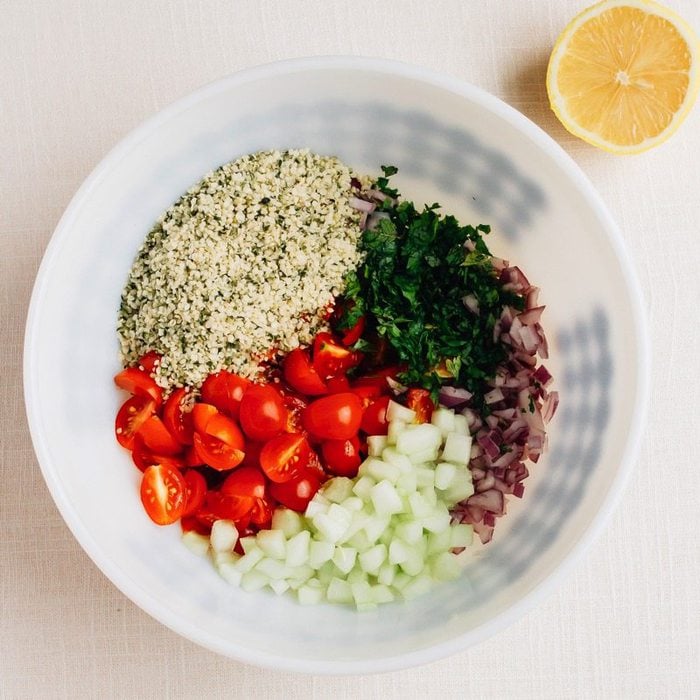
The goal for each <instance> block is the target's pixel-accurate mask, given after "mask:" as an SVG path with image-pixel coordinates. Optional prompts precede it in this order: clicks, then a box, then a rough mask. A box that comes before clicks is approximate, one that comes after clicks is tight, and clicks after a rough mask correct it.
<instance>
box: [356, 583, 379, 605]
mask: <svg viewBox="0 0 700 700" xmlns="http://www.w3.org/2000/svg"><path fill="white" fill-rule="evenodd" d="M350 589H351V590H352V597H353V600H354V601H355V606H356V607H357V609H358V610H372V609H374V608H376V607H377V603H376V602H375V601H374V598H373V596H372V586H370V585H369V583H368V582H367V581H358V582H357V583H352V584H350Z"/></svg>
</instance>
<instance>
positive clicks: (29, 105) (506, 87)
mask: <svg viewBox="0 0 700 700" xmlns="http://www.w3.org/2000/svg"><path fill="white" fill-rule="evenodd" d="M586 4H587V0H557V1H556V2H555V1H554V0H481V1H477V0H469V1H464V2H459V1H458V0H433V1H432V2H430V1H428V0H420V1H413V0H411V1H404V2H399V1H398V0H384V1H383V2H381V1H380V2H376V1H373V2H368V1H367V0H353V2H340V1H336V0H302V1H295V2H292V1H291V0H290V1H285V0H277V2H275V1H274V0H259V1H256V0H227V1H221V2H214V1H211V2H208V1H206V0H190V1H187V2H185V1H177V0H154V1H150V2H141V1H139V0H121V1H117V0H114V1H112V2H110V1H107V0H54V1H49V0H46V1H44V2H42V1H41V0H26V1H24V2H21V1H19V0H0V126H1V128H0V212H1V213H0V265H2V274H1V275H0V342H1V343H2V346H1V347H2V355H1V358H2V369H1V370H0V396H1V397H2V401H1V402H0V444H1V448H0V526H1V527H2V531H1V534H0V556H1V559H0V562H1V563H0V567H1V568H0V605H1V613H0V696H1V697H3V698H22V697H26V698H44V697H81V698H82V697H94V698H146V697H168V698H179V697H183V698H184V697H212V698H214V697H241V698H299V699H301V698H326V697H333V698H357V697H362V698H389V697H402V698H405V697H421V698H423V697H430V698H433V697H434V698H438V697H450V698H451V697H455V698H457V697H460V698H463V697H467V698H468V697H474V698H482V699H483V698H557V699H560V698H588V697H591V698H593V697H595V698H666V697H668V698H700V583H699V582H700V534H699V533H700V508H699V497H698V475H699V474H700V471H699V470H700V466H699V464H698V448H697V444H698V427H699V426H698V424H699V419H698V409H697V406H696V404H695V401H696V399H697V398H698V396H699V395H700V372H699V371H698V365H699V362H698V359H699V356H700V333H699V332H698V309H699V308H700V282H699V281H698V280H699V279H700V275H699V274H698V263H700V230H699V228H700V227H699V223H700V174H699V169H698V159H699V157H700V107H699V106H696V107H695V110H694V111H693V112H692V113H691V115H690V117H689V118H688V119H687V121H686V122H685V124H684V125H683V126H682V127H681V129H680V131H679V133H678V134H676V136H674V137H673V138H672V139H671V140H670V141H669V142H668V143H666V144H664V145H663V146H661V147H660V148H658V149H655V150H652V151H651V152H648V153H645V154H642V155H639V156H632V157H626V158H621V157H615V156H611V155H609V154H606V153H603V152H601V151H598V150H595V149H594V148H592V147H589V146H587V145H586V144H584V143H583V142H581V141H578V140H577V139H575V138H573V137H572V136H570V135H569V134H568V133H567V132H566V131H565V130H564V129H563V127H562V126H561V125H560V124H559V123H558V122H557V121H556V119H555V118H554V116H553V115H552V113H551V112H550V111H549V108H548V103H547V98H546V92H545V86H544V74H545V68H546V63H547V58H548V55H549V52H550V50H551V48H552V46H553V43H554V41H555V39H556V37H557V35H558V33H559V32H560V31H561V29H562V28H563V27H564V26H565V25H566V24H567V22H568V21H569V20H570V19H571V18H572V17H573V16H574V15H575V14H576V13H577V12H579V11H580V10H581V9H583V8H584V7H585V6H586ZM668 5H670V6H672V7H673V8H675V9H676V10H677V11H679V12H680V13H681V14H682V15H683V16H684V17H685V18H686V19H687V20H688V21H689V22H690V23H691V24H692V25H694V26H695V28H696V30H697V28H698V27H700V3H698V2H697V0H668ZM318 54H360V55H368V56H379V57H386V58H395V59H399V60H403V61H407V62H411V63H416V64H419V65H423V66H427V67H429V68H432V69H436V70H439V71H443V72H445V73H448V74H450V75H453V76H457V77H459V78H462V79H465V80H468V81H470V82H472V83H475V84H476V85H478V86H480V87H482V88H484V89H486V90H488V91H490V92H492V93H494V94H496V95H497V96H499V97H500V98H502V99H503V100H505V101H506V102H508V103H510V104H511V105H513V106H514V107H516V108H517V109H519V110H521V111H522V112H523V113H524V114H525V115H527V116H528V117H530V118H531V119H532V120H534V121H535V122H536V123H537V124H539V125H540V126H541V127H543V128H544V129H545V130H546V131H547V132H548V133H549V134H551V135H552V136H553V137H554V138H555V139H556V140H557V141H559V143H561V144H562V145H563V147H564V148H565V149H566V150H567V151H568V152H569V153H570V154H571V155H572V156H573V158H574V159H575V160H576V161H577V162H578V163H579V164H580V166H581V167H582V168H583V170H584V171H585V172H586V173H587V174H588V175H589V177H590V178H591V179H592V181H593V183H594V184H595V186H596V187H597V188H598V189H599V191H600V192H601V194H602V196H603V198H604V200H605V201H606V202H607V204H608V206H609V208H610V209H611V211H612V213H613V215H614V217H615V218H616V219H617V221H618V223H619V224H620V227H621V228H622V232H623V235H624V238H625V240H626V243H627V246H628V248H629V251H630V253H631V256H632V260H633V263H634V265H635V267H636V269H637V271H638V273H639V276H640V279H641V282H642V286H643V290H644V297H645V302H646V308H647V310H648V314H649V320H650V328H651V333H652V341H653V360H654V364H653V377H652V403H651V410H650V416H649V422H648V427H647V430H646V433H645V437H644V440H643V445H642V450H641V454H640V456H639V460H638V463H637V466H636V470H635V472H634V475H633V477H632V479H631V483H630V484H629V487H628V489H627V491H626V493H625V495H624V498H623V500H622V502H621V504H620V507H619V509H618V510H617V512H616V514H615V516H614V517H613V519H612V521H611V523H610V526H609V527H608V528H607V530H606V532H605V534H604V535H603V536H602V537H601V538H600V539H599V540H598V541H597V542H596V543H595V545H594V546H593V547H592V549H591V550H590V552H589V553H588V555H587V557H586V558H585V560H584V561H583V562H582V563H581V564H580V565H579V566H578V567H577V568H576V570H575V572H574V573H573V574H572V575H571V576H569V578H568V579H567V580H566V581H565V582H564V583H563V585H561V587H560V588H559V589H558V590H557V592H556V593H554V594H553V595H552V596H551V597H550V598H548V599H547V601H546V602H544V603H543V604H541V605H540V606H539V607H537V608H536V609H535V610H534V611H532V612H530V613H529V614H528V615H527V616H526V617H525V618H524V619H522V620H520V621H519V622H518V623H516V624H514V625H513V626H512V627H510V628H509V629H507V630H506V631H504V632H502V633H500V634H498V635H497V636H495V637H493V638H491V639H490V640H488V641H486V642H484V643H482V644H480V645H479V646H476V647H474V648H472V649H469V650H467V651H464V652H463V653H460V654H457V655H455V656H453V657H451V658H448V659H445V660H443V661H441V662H438V663H434V664H432V665H429V666H425V667H421V668H416V669H412V670H407V671H402V672H397V673H391V674H385V675H377V676H368V677H361V678H321V677H304V676H297V675H290V674H282V673H275V672H272V671H267V670H262V669H258V668H254V667H250V666H245V665H242V664H239V663H236V662H234V661H231V660H228V659H225V658H223V657H219V656H217V655H215V654H213V653H211V652H209V651H206V650H204V649H202V648H199V647H197V646H196V645H194V644H192V643H190V642H188V641H186V640H184V639H182V638H180V637H179V636H177V635H176V634H174V633H173V632H171V631H169V630H168V629H166V628H165V627H163V626H161V625H160V624H159V623H157V622H156V621H155V620H153V619H151V618H150V617H149V616H148V615H147V614H146V613H144V612H142V611H141V610H140V609H139V608H137V607H136V606H135V605H134V604H132V603H131V602H130V601H129V600H128V599H126V598H125V597H124V596H123V595H122V594H121V593H120V592H119V591H118V590H117V589H116V588H115V587H114V586H113V585H112V584H111V583H110V582H109V581H108V580H107V579H106V578H105V577H104V576H103V575H102V574H101V573H100V571H99V570H98V569H97V568H96V567H95V566H94V564H93V563H92V562H91V561H90V559H89V558H88V557H87V555H86V554H85V553H84V552H83V551H82V549H81V548H80V547H79V545H78V544H77V542H76V541H75V540H74V539H73V537H72V536H71V534H70V532H69V531H68V529H67V527H66V526H65V525H64V523H63V521H62V519H61V517H60V516H59V514H58V511H57V510H56V508H55V506H54V504H53V502H52V500H51V497H50V495H49V493H48V490H47V489H46V487H45V485H44V482H43V480H42V477H41V473H40V471H39V467H38V465H37V463H36V459H35V457H34V453H33V450H32V446H31V443H30V438H29V434H28V429H27V423H26V419H25V415H24V403H23V397H22V384H21V378H22V343H23V332H24V323H25V316H26V311H27V304H28V301H29V295H30V292H31V287H32V283H33V280H34V276H35V274H36V271H37V268H38V265H39V262H40V259H41V256H42V253H43V251H44V249H45V247H46V245H47V243H48V240H49V237H50V235H51V232H52V230H53V228H54V226H55V225H56V223H57V221H58V219H59V217H60V215H61V213H62V211H63V210H64V208H65V207H66V205H67V204H68V202H69V200H70V198H71V197H72V195H73V193H74V192H75V190H76V189H77V188H78V186H79V185H80V183H81V182H82V180H83V179H84V178H85V177H86V176H87V175H88V173H89V172H90V171H91V170H92V168H93V167H94V166H95V165H96V164H97V163H98V161H99V160H100V159H101V158H102V157H103V155H104V154H105V153H106V152H107V151H108V150H109V149H110V148H111V147H112V146H113V145H114V144H115V143H116V142H117V140H119V139H120V138H121V137H122V136H124V135H125V134H126V133H128V132H129V131H130V130H131V129H132V128H134V127H135V126H136V125H137V124H139V123H140V122H141V121H142V120H143V119H145V118H146V117H148V116H150V115H151V114H153V113H154V112H155V111H157V110H159V109H161V108H162V107H163V106H165V105H167V104H168V103H170V102H172V101H173V100H174V99H176V98H178V97H180V96H182V95H184V94H186V93H188V92H189V91H191V90H193V89H194V88H196V87H198V86H200V85H202V84H203V83H206V82H208V81H211V80H213V79H215V78H218V77H220V76H223V75H225V74H228V73H231V72H233V71H236V70H238V69H240V68H244V67H246V66H251V65H254V64H259V63H265V62H269V61H273V60H277V59H283V58H290V57H295V56H304V55H318ZM76 419H77V420H79V415H76Z"/></svg>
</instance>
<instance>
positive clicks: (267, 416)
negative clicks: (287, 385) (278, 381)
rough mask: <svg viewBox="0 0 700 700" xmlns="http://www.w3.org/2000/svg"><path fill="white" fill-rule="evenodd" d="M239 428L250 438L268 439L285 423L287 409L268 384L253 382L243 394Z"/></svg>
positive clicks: (282, 427) (276, 433) (283, 426)
mask: <svg viewBox="0 0 700 700" xmlns="http://www.w3.org/2000/svg"><path fill="white" fill-rule="evenodd" d="M240 420H241V428H243V432H244V433H245V434H246V435H247V436H248V437H249V438H251V440H269V439H270V438H273V437H274V436H275V435H278V434H279V433H281V432H282V431H283V430H284V428H285V426H286V424H287V409H286V408H285V407H284V402H283V401H282V397H281V396H280V394H279V392H278V391H277V390H275V389H274V388H273V387H272V386H270V385H269V384H253V385H251V386H250V388H249V389H248V390H247V391H246V392H245V394H243V398H242V399H241V411H240Z"/></svg>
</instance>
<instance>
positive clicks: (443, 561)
mask: <svg viewBox="0 0 700 700" xmlns="http://www.w3.org/2000/svg"><path fill="white" fill-rule="evenodd" d="M460 571H461V567H460V565H459V562H458V561H457V557H455V555H454V554H452V553H451V552H442V553H441V554H437V555H436V556H435V557H434V558H433V559H431V561H430V572H431V574H432V576H433V578H435V579H437V580H438V581H454V579H456V578H459V572H460Z"/></svg>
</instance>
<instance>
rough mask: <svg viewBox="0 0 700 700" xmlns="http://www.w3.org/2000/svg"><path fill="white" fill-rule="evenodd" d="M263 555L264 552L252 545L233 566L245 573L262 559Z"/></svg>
mask: <svg viewBox="0 0 700 700" xmlns="http://www.w3.org/2000/svg"><path fill="white" fill-rule="evenodd" d="M264 557H265V554H264V553H263V551H262V549H260V548H258V547H254V548H252V549H249V550H248V551H247V552H246V553H245V554H244V555H243V556H242V557H241V558H240V559H239V560H238V561H237V562H236V564H235V566H236V568H237V569H238V570H239V571H240V572H241V573H242V574H245V573H247V572H248V571H251V570H252V569H253V567H254V566H255V565H256V564H257V563H258V562H260V561H262V560H263V558H264Z"/></svg>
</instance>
